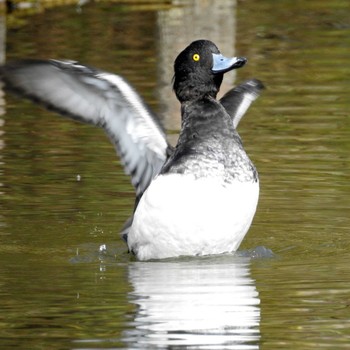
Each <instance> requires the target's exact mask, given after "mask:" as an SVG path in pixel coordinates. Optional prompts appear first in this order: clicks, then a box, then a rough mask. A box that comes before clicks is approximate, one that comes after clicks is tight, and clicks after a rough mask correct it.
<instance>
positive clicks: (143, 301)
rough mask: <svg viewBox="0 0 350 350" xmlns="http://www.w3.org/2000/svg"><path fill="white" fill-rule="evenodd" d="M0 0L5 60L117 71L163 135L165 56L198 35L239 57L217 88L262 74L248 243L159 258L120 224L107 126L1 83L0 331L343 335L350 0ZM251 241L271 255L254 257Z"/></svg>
mask: <svg viewBox="0 0 350 350" xmlns="http://www.w3.org/2000/svg"><path fill="white" fill-rule="evenodd" d="M0 5H1V6H2V7H1V11H2V12H1V16H0V61H1V62H5V61H11V60H16V59H20V58H58V59H73V60H77V61H80V62H81V63H83V64H87V65H90V66H94V67H98V68H100V69H103V70H106V71H109V72H114V73H116V74H120V75H122V76H123V77H125V78H126V79H127V80H128V81H129V82H130V83H132V85H133V86H134V87H135V88H136V89H137V91H138V92H139V93H140V94H141V96H142V97H143V98H144V99H145V101H146V102H147V103H148V104H149V105H150V106H151V108H153V109H154V110H155V111H156V112H157V113H158V114H159V117H160V119H161V120H162V122H163V123H164V125H165V127H166V129H167V132H168V134H169V140H170V141H171V142H172V143H175V142H176V139H177V134H178V131H179V126H180V120H179V116H180V110H179V103H178V102H177V101H176V99H175V97H174V94H173V92H172V76H173V61H174V59H175V57H176V56H177V54H178V53H179V52H180V51H181V50H182V49H183V48H184V47H186V46H187V45H188V44H189V43H190V42H191V41H193V40H195V39H199V38H205V39H209V40H212V41H214V42H215V43H216V44H217V46H218V47H219V49H220V50H221V52H222V53H223V54H224V55H226V56H230V55H237V56H245V57H247V58H248V64H247V65H246V66H245V67H244V68H242V69H239V70H237V71H235V72H232V73H230V74H227V75H226V77H225V82H224V84H223V86H222V89H221V93H224V92H225V91H227V90H228V89H229V88H231V87H232V86H234V85H235V84H237V83H239V82H241V81H243V80H245V79H248V78H258V79H260V80H262V81H263V83H264V84H265V85H266V89H265V90H264V92H263V94H262V96H261V97H260V98H259V99H258V100H257V101H256V102H255V103H254V104H253V105H252V106H251V107H250V109H249V111H248V112H247V114H246V116H245V117H244V118H243V120H242V121H241V123H240V125H239V128H238V132H239V133H240V135H241V137H242V140H243V143H244V146H245V149H246V151H247V153H248V154H249V156H250V157H251V159H252V160H253V162H254V164H255V165H256V167H257V169H258V171H259V174H260V183H261V195H260V201H259V206H258V210H257V214H256V217H255V219H254V222H253V225H252V227H251V229H250V231H249V232H248V234H247V237H246V238H245V240H244V242H243V244H242V247H241V250H242V252H241V253H239V254H238V256H237V255H235V256H230V255H229V256H223V257H208V258H202V259H199V258H197V259H174V260H171V261H163V262H152V263H139V262H136V261H134V259H133V258H132V257H131V256H130V255H129V254H128V253H127V250H126V247H125V245H124V243H123V242H122V240H121V239H120V237H119V231H120V229H121V227H122V225H123V224H124V222H125V220H126V219H127V218H128V217H129V215H130V214H131V212H132V210H133V201H134V191H133V188H132V187H131V185H130V182H129V178H128V177H127V176H125V175H124V173H123V169H122V167H121V165H120V163H119V160H118V157H116V155H115V152H114V149H113V146H111V145H110V143H109V141H108V139H107V138H106V137H105V135H104V133H103V131H102V130H99V129H96V128H93V127H91V126H88V125H82V124H79V123H75V122H72V121H71V120H66V119H64V118H61V117H59V116H57V115H55V114H53V113H50V112H47V111H45V110H43V109H41V108H39V107H37V106H34V105H33V104H31V103H30V102H27V101H23V100H20V99H18V98H16V97H13V96H11V95H8V94H5V93H4V92H1V97H0V99H1V104H0V113H1V115H0V309H1V310H2V312H1V313H0V344H1V347H3V348H4V349H11V348H16V349H115V348H124V349H138V348H140V349H145V348H149V349H155V348H157V349H180V348H184V349H269V350H271V349H282V348H283V349H291V350H296V349H303V350H304V349H313V348H317V349H319V348H322V347H323V348H326V349H343V348H344V349H346V348H347V347H348V344H349V343H350V320H349V300H350V287H349V286H350V284H349V281H350V268H349V263H348V261H349V248H350V239H349V225H350V217H349V208H350V196H349V193H350V182H349V168H350V164H349V150H350V142H349V131H350V112H349V111H350V99H349V96H350V79H349V78H350V16H349V13H350V3H349V1H347V0H337V1H323V0H309V1H299V0H293V1H289V0H282V1H273V0H262V1H259V0H237V1H236V0H222V1H221V0H220V1H214V0H188V1H185V0H173V1H162V0H157V1H156V0H155V1H152V0H149V1H147V0H143V1H142V0H139V1H137V0H130V1H126V0H125V1H118V0H115V1H79V2H77V1H69V0H67V1H27V2H25V1H23V2H22V1H7V2H5V1H2V2H1V3H0ZM58 88H59V87H58ZM257 246H264V247H266V248H268V249H271V250H272V251H273V252H274V254H275V256H274V257H273V258H259V257H257V258H254V259H251V258H249V257H247V256H251V255H252V254H251V252H252V250H253V249H254V248H255V247H257ZM247 251H248V254H247V253H246V252H247ZM253 255H254V254H253Z"/></svg>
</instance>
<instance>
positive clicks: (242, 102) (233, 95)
mask: <svg viewBox="0 0 350 350" xmlns="http://www.w3.org/2000/svg"><path fill="white" fill-rule="evenodd" d="M263 89H264V85H263V83H262V82H261V81H260V80H257V79H250V80H247V81H245V82H243V83H242V84H240V85H238V86H236V87H234V88H233V89H231V90H229V91H228V92H227V93H226V94H225V95H224V96H223V97H222V98H221V99H220V102H221V104H222V105H223V106H224V107H225V109H226V111H227V112H228V114H229V115H230V116H231V117H232V120H233V125H234V127H235V128H237V126H238V124H239V122H240V120H241V118H242V117H243V115H244V114H245V113H246V111H247V110H248V108H249V107H250V105H251V103H252V102H253V101H255V100H256V99H257V98H258V97H259V96H260V93H261V91H262V90H263Z"/></svg>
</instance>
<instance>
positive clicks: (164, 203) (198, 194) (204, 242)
mask: <svg viewBox="0 0 350 350" xmlns="http://www.w3.org/2000/svg"><path fill="white" fill-rule="evenodd" d="M258 197H259V183H258V182H249V183H248V182H239V181H237V182H234V183H232V184H226V185H225V186H223V185H222V182H221V181H219V179H213V178H202V179H195V178H194V177H193V176H192V175H183V174H181V175H180V174H167V175H160V176H158V177H157V178H156V179H155V180H154V181H153V182H152V183H151V185H150V186H149V188H148V189H147V190H146V192H145V193H144V195H143V196H142V198H141V200H140V203H139V205H138V207H137V209H136V211H135V215H134V220H133V224H132V227H131V229H130V232H129V235H128V245H129V248H130V249H131V250H132V251H133V252H134V253H135V254H136V256H137V258H138V259H139V260H149V259H161V258H167V257H174V256H180V255H208V254H220V253H224V252H233V251H236V250H237V249H238V247H239V245H240V243H241V241H242V239H243V238H244V236H245V234H246V233H247V231H248V229H249V227H250V224H251V222H252V220H253V217H254V214H255V211H256V206H257V203H258Z"/></svg>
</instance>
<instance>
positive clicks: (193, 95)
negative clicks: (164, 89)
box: [173, 74, 223, 103]
mask: <svg viewBox="0 0 350 350" xmlns="http://www.w3.org/2000/svg"><path fill="white" fill-rule="evenodd" d="M222 79H223V75H221V74H217V75H213V76H210V78H209V77H208V79H203V78H202V77H199V76H197V75H195V74H193V75H192V76H191V74H189V76H186V77H183V78H181V77H177V76H175V77H174V85H173V88H174V91H175V94H176V97H177V98H178V100H179V101H180V102H181V103H183V102H186V101H194V100H199V99H202V98H205V97H209V96H210V97H213V98H216V95H217V93H218V92H219V89H220V85H221V83H222Z"/></svg>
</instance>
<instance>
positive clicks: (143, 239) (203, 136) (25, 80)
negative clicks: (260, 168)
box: [0, 40, 263, 260]
mask: <svg viewBox="0 0 350 350" xmlns="http://www.w3.org/2000/svg"><path fill="white" fill-rule="evenodd" d="M245 62H246V59H244V58H236V57H234V58H225V57H224V56H222V55H221V54H220V52H219V50H218V49H217V47H216V46H215V45H214V44H213V43H211V42H210V41H206V40H199V41H195V42H193V43H192V44H191V45H189V46H188V47H187V48H186V49H185V50H184V51H183V52H182V53H180V55H179V56H178V58H177V59H176V61H175V76H174V90H175V93H176V95H177V97H178V99H179V100H180V102H181V104H182V107H181V110H182V131H181V133H180V137H179V142H178V144H177V146H176V147H175V149H172V147H171V146H169V144H168V142H167V140H166V135H165V132H164V129H163V128H162V126H161V124H160V123H159V121H158V118H157V117H156V116H155V114H154V113H152V112H151V110H150V109H149V108H148V107H147V105H146V104H145V103H144V102H143V100H142V99H141V97H140V96H139V95H138V94H137V92H136V91H135V90H134V89H133V88H132V87H131V86H130V85H129V84H128V83H127V82H126V80H124V79H123V78H122V77H120V76H118V75H115V74H111V73H107V72H103V71H100V70H97V69H94V68H91V67H87V66H83V65H81V64H79V63H77V62H73V61H57V60H24V61H19V62H14V63H9V64H6V65H4V66H2V67H1V68H0V74H1V80H2V81H3V82H4V83H5V85H6V87H7V88H8V89H9V90H12V91H13V92H15V93H17V94H19V95H21V96H24V97H27V98H29V99H31V100H33V101H34V102H37V103H39V104H42V105H44V106H45V107H46V108H48V109H51V110H54V111H56V112H58V113H60V114H63V115H65V116H68V117H70V118H72V119H76V120H79V121H83V122H86V123H91V124H94V125H97V126H100V127H102V128H104V130H105V131H106V133H107V134H108V136H109V137H110V139H111V141H112V143H113V144H114V145H115V148H116V150H117V152H118V154H119V156H120V158H121V161H122V164H123V165H124V169H125V172H126V173H127V174H129V175H130V176H131V182H132V184H133V185H134V187H135V190H136V195H137V199H136V204H135V211H134V215H133V217H132V218H131V219H130V220H129V221H128V224H127V225H126V228H125V231H124V233H125V234H127V236H128V237H127V242H128V246H129V249H130V251H132V252H133V253H134V254H135V255H136V257H137V258H138V259H140V260H148V259H154V258H165V257H170V256H179V255H202V254H214V253H223V252H230V251H235V250H236V249H237V248H238V246H239V244H240V242H241V240H242V239H243V237H244V235H245V233H246V231H247V230H248V228H249V226H250V223H251V221H252V218H253V216H254V213H255V208H256V204H257V199H258V192H259V189H258V187H259V186H258V175H257V171H256V169H255V167H254V165H253V164H252V163H251V161H250V159H249V158H248V156H247V155H246V153H245V151H244V149H243V145H242V142H241V140H240V137H239V135H238V133H237V131H236V127H237V125H238V123H239V121H240V119H241V117H242V116H243V115H244V113H245V112H246V110H247V109H248V107H249V105H250V104H251V102H252V101H254V100H255V99H256V98H257V97H258V96H259V93H260V91H261V89H262V88H263V86H262V84H261V83H260V82H259V81H258V80H248V81H246V82H245V83H243V84H241V85H239V86H237V87H236V88H234V89H232V90H230V91H229V92H228V93H227V94H226V95H225V96H224V97H223V98H222V99H221V100H220V101H217V100H216V94H217V92H218V90H219V88H220V85H221V82H222V78H223V74H224V73H225V72H227V71H229V70H231V69H234V68H239V67H241V66H243V65H244V64H245ZM203 186H204V187H203ZM198 201H199V202H198ZM220 201H221V203H220ZM244 203H246V204H244ZM236 211H237V213H238V215H235V212H236ZM239 211H241V213H239ZM216 213H218V215H216ZM231 217H234V220H232V219H231ZM203 218H205V220H203ZM226 218H227V220H226ZM218 220H219V221H221V222H218Z"/></svg>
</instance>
